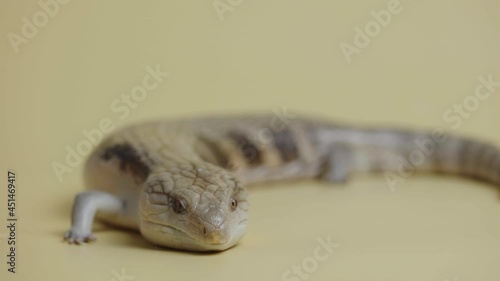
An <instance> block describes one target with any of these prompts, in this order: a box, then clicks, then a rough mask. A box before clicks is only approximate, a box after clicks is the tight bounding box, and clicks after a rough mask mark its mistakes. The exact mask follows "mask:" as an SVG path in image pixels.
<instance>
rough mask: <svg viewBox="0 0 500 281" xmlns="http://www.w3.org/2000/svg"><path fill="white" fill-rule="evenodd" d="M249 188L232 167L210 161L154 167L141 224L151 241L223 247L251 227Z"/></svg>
mask: <svg viewBox="0 0 500 281" xmlns="http://www.w3.org/2000/svg"><path fill="white" fill-rule="evenodd" d="M247 207H248V203H247V193H246V190H245V189H244V188H243V187H242V186H241V184H240V183H239V182H238V180H236V179H235V178H234V176H233V175H231V174H230V173H229V172H228V171H226V170H224V169H221V168H219V167H216V166H214V165H211V164H208V163H196V164H193V163H186V164H181V165H177V166H175V167H169V168H161V169H156V170H154V171H153V172H152V173H151V175H150V176H149V177H148V179H147V181H146V183H145V186H144V189H143V191H142V194H141V199H140V203H139V208H140V212H141V215H140V230H141V233H142V234H143V236H144V237H145V238H146V239H148V240H150V241H151V242H153V243H155V244H158V245H162V246H166V247H171V248H176V249H182V250H190V251H221V250H225V249H228V248H230V247H232V246H234V245H235V244H236V243H238V241H239V240H240V239H241V237H242V236H243V234H244V232H245V228H246V220H247Z"/></svg>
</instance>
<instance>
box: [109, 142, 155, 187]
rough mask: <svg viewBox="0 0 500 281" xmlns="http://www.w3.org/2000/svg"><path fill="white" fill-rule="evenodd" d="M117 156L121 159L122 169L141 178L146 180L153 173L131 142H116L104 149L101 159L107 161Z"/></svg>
mask: <svg viewBox="0 0 500 281" xmlns="http://www.w3.org/2000/svg"><path fill="white" fill-rule="evenodd" d="M113 157H114V158H116V159H118V161H120V170H121V171H123V172H129V173H130V174H132V175H133V176H134V177H137V178H138V179H140V180H145V179H146V178H147V177H148V176H149V174H150V173H151V169H150V167H149V166H148V165H146V163H144V162H143V161H142V159H141V156H140V155H139V153H138V152H137V150H135V149H134V147H132V146H131V145H130V144H128V143H123V144H116V145H113V146H110V147H108V148H106V149H105V150H104V152H103V153H102V154H101V159H103V160H105V161H109V160H111V158H113Z"/></svg>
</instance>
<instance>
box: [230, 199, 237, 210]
mask: <svg viewBox="0 0 500 281" xmlns="http://www.w3.org/2000/svg"><path fill="white" fill-rule="evenodd" d="M236 207H238V201H236V199H234V198H233V199H231V210H232V211H234V210H236Z"/></svg>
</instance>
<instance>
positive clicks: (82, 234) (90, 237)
mask: <svg viewBox="0 0 500 281" xmlns="http://www.w3.org/2000/svg"><path fill="white" fill-rule="evenodd" d="M94 240H96V237H95V236H94V234H92V233H90V232H86V231H82V230H79V229H75V228H71V229H70V230H68V232H66V234H64V241H68V243H69V244H78V245H80V244H82V243H83V242H86V243H88V242H91V241H94Z"/></svg>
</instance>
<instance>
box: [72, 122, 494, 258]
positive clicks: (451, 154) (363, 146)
mask: <svg viewBox="0 0 500 281" xmlns="http://www.w3.org/2000/svg"><path fill="white" fill-rule="evenodd" d="M422 144H423V145H422ZM419 145H420V146H419ZM422 147H425V148H426V149H427V150H428V151H426V152H428V153H427V154H423V153H420V154H421V156H422V155H423V156H424V157H423V158H422V157H421V159H420V160H419V163H418V165H416V167H417V166H418V167H417V170H418V171H426V172H439V173H446V174H456V175H461V176H465V177H469V178H474V179H479V180H482V181H486V182H490V183H493V184H495V185H500V151H499V150H498V149H497V148H496V147H495V146H493V145H490V144H488V143H485V142H480V141H476V140H473V139H469V138H464V137H459V136H452V135H447V134H443V135H442V136H441V137H440V138H438V139H436V138H435V136H434V135H433V133H431V132H429V131H416V130H415V131H412V130H408V129H397V128H390V127H389V128H386V127H381V128H372V127H366V128H365V127H351V126H345V125H337V124H334V123H333V122H329V121H325V120H322V119H319V118H318V119H314V118H296V117H294V118H290V119H286V120H281V121H280V120H279V119H277V118H276V116H267V115H248V116H234V117H231V116H220V117H195V118H179V119H170V120H159V121H149V122H145V123H141V124H135V125H129V126H128V127H125V128H123V129H120V130H118V131H117V132H115V133H112V134H111V135H109V136H107V137H106V138H105V139H104V140H103V141H102V142H101V143H100V144H99V145H98V146H96V147H95V148H94V150H93V151H92V152H91V153H90V155H89V157H88V158H87V161H86V163H85V166H84V169H83V177H84V182H85V186H86V188H87V191H85V192H81V193H79V194H78V195H77V196H76V198H75V201H74V205H73V210H72V215H71V220H72V225H71V228H70V230H69V231H67V232H66V233H65V235H64V240H66V241H67V242H69V243H70V244H73V243H74V244H82V243H84V242H90V241H92V240H95V239H96V237H95V236H94V234H93V233H92V224H93V221H94V219H95V218H98V219H100V220H102V221H104V222H106V223H110V224H113V225H117V226H121V227H125V228H130V229H135V230H138V231H139V232H140V233H141V235H142V236H143V237H144V238H145V239H146V240H148V241H150V242H152V243H153V244H155V245H160V246H164V247H168V248H174V249H180V250H187V251H201V252H203V251H223V250H226V249H229V248H231V247H233V246H235V245H236V244H237V243H238V242H239V241H240V240H241V238H242V237H243V235H244V233H245V231H246V226H247V219H248V209H249V204H248V199H247V198H248V193H247V189H246V186H248V185H252V184H257V183H262V182H269V181H279V180H296V179H319V180H323V181H327V182H331V183H344V182H346V181H347V180H348V178H349V177H350V175H351V174H352V173H353V172H379V173H380V172H384V173H386V172H390V171H398V169H401V165H402V164H401V162H398V161H394V159H397V158H401V157H403V158H405V159H412V157H413V158H415V155H416V154H415V151H417V150H419V149H422ZM417 154H418V153H417ZM415 161H416V160H415Z"/></svg>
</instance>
